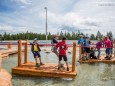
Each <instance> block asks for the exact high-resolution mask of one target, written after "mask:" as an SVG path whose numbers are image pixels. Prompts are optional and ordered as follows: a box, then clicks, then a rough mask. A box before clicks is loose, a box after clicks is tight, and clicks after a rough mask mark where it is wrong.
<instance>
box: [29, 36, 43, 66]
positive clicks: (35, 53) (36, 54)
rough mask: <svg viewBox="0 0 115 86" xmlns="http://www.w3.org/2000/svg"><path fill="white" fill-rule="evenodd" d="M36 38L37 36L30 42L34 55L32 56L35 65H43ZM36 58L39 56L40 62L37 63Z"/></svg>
mask: <svg viewBox="0 0 115 86" xmlns="http://www.w3.org/2000/svg"><path fill="white" fill-rule="evenodd" d="M37 42H38V40H37V38H35V39H34V42H33V43H32V44H31V45H32V46H31V51H32V53H33V55H34V58H35V61H36V67H40V65H44V64H43V63H42V61H41V55H40V51H41V49H40V47H39V44H38V43H37ZM38 58H39V61H40V64H39V63H38Z"/></svg>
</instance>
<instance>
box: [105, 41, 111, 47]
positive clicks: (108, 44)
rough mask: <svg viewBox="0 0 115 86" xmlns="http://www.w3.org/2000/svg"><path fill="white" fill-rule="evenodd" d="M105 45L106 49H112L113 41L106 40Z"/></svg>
mask: <svg viewBox="0 0 115 86" xmlns="http://www.w3.org/2000/svg"><path fill="white" fill-rule="evenodd" d="M104 43H105V45H106V48H111V47H112V44H111V41H110V40H109V39H107V40H105V41H104Z"/></svg>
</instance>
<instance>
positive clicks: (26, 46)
mask: <svg viewBox="0 0 115 86" xmlns="http://www.w3.org/2000/svg"><path fill="white" fill-rule="evenodd" d="M27 62H28V41H27V40H26V43H25V49H24V63H25V64H26V63H27Z"/></svg>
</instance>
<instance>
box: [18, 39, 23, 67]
mask: <svg viewBox="0 0 115 86" xmlns="http://www.w3.org/2000/svg"><path fill="white" fill-rule="evenodd" d="M21 59H22V42H21V40H18V67H19V66H21Z"/></svg>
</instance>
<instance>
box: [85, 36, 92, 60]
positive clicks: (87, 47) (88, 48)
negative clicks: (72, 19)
mask: <svg viewBox="0 0 115 86" xmlns="http://www.w3.org/2000/svg"><path fill="white" fill-rule="evenodd" d="M90 43H91V42H90V40H89V37H88V36H86V39H85V43H84V44H85V51H86V59H89V58H90Z"/></svg>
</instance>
